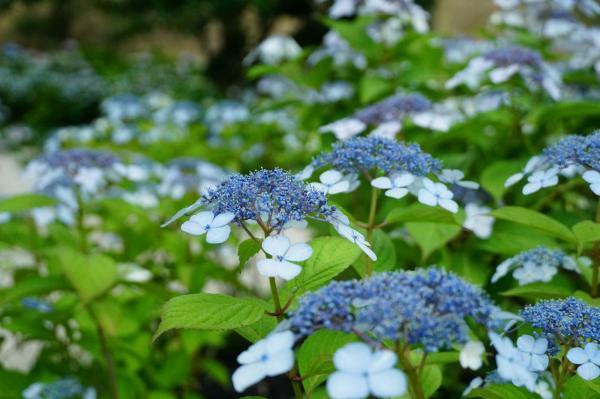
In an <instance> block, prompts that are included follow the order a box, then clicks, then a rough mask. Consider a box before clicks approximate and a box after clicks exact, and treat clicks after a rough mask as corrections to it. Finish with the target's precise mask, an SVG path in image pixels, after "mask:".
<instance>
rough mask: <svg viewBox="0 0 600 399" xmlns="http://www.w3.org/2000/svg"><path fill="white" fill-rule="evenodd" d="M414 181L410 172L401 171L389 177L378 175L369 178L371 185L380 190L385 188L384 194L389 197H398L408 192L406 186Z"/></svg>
mask: <svg viewBox="0 0 600 399" xmlns="http://www.w3.org/2000/svg"><path fill="white" fill-rule="evenodd" d="M414 181H415V177H414V176H413V175H411V174H410V173H401V174H399V175H395V176H391V177H378V178H376V179H373V180H371V185H372V186H373V187H376V188H380V189H382V190H387V191H386V192H385V195H386V196H388V197H391V198H396V199H400V198H402V197H404V196H405V195H406V194H408V189H407V188H406V187H408V186H410V185H411V184H412V183H413V182H414Z"/></svg>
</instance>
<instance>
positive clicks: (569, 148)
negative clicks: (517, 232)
mask: <svg viewBox="0 0 600 399" xmlns="http://www.w3.org/2000/svg"><path fill="white" fill-rule="evenodd" d="M598 171H600V131H596V132H594V133H592V134H590V135H588V136H577V135H571V136H567V137H565V138H563V139H562V140H560V141H558V142H557V143H555V144H553V145H551V146H549V147H547V148H546V149H544V151H543V152H542V154H541V155H537V156H535V157H533V158H531V159H530V160H529V161H528V162H527V165H526V166H525V168H524V169H523V171H522V172H519V173H517V174H514V175H512V176H510V177H509V178H508V179H507V180H506V182H505V183H504V185H505V186H507V187H508V186H511V185H513V184H515V183H517V182H518V181H520V180H521V179H523V178H524V177H526V176H527V177H528V184H526V185H525V186H524V187H523V194H526V195H527V194H531V193H534V192H536V191H538V190H540V189H541V188H544V187H550V186H554V185H556V184H558V176H559V175H563V176H566V177H573V176H575V175H582V176H583V178H584V180H585V181H587V182H588V183H590V189H591V190H592V191H593V192H594V194H596V195H599V194H598V192H600V190H598V183H597V182H598V175H597V173H598Z"/></svg>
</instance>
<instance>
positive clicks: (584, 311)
mask: <svg viewBox="0 0 600 399" xmlns="http://www.w3.org/2000/svg"><path fill="white" fill-rule="evenodd" d="M521 315H522V317H523V319H525V321H526V322H528V323H529V324H531V325H532V326H533V327H535V328H539V329H540V330H541V331H542V334H543V335H545V336H546V337H548V338H551V339H555V340H558V341H559V342H565V341H571V342H572V343H573V344H575V345H581V344H583V343H585V342H588V341H594V342H597V343H598V342H600V309H599V308H595V307H592V306H590V305H588V304H586V303H584V302H582V301H581V300H579V299H577V298H573V297H571V298H567V299H552V300H544V301H540V302H538V303H537V304H535V305H529V306H527V307H526V308H525V309H523V311H522V314H521Z"/></svg>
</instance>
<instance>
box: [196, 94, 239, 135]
mask: <svg viewBox="0 0 600 399" xmlns="http://www.w3.org/2000/svg"><path fill="white" fill-rule="evenodd" d="M249 118H250V110H248V107H246V106H245V105H244V104H243V103H241V102H239V101H235V100H221V101H218V102H216V103H214V104H213V105H211V106H210V107H208V108H207V109H206V113H205V114H204V123H205V124H206V125H207V126H208V130H209V131H210V132H211V133H212V134H219V133H221V131H222V130H223V129H224V128H225V127H227V126H229V125H233V124H235V123H241V122H244V121H246V120H248V119H249Z"/></svg>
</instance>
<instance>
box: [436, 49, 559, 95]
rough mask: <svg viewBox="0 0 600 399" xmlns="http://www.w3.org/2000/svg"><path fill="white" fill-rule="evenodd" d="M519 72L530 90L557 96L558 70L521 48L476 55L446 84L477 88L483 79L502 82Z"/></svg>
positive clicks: (496, 82) (452, 86)
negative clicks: (542, 91)
mask: <svg viewBox="0 0 600 399" xmlns="http://www.w3.org/2000/svg"><path fill="white" fill-rule="evenodd" d="M515 75H519V76H521V78H522V79H523V81H524V82H525V84H526V85H527V87H528V88H529V89H530V90H537V89H539V88H542V89H544V90H545V91H546V92H547V93H548V94H549V95H550V96H551V97H552V98H553V99H555V100H557V99H559V98H560V84H561V78H560V74H559V73H558V71H556V70H555V69H554V68H552V67H551V66H550V65H548V64H547V63H545V62H544V61H543V59H542V58H541V56H540V55H539V54H538V53H537V52H535V51H533V50H529V49H526V48H523V47H504V48H498V49H494V50H491V51H488V52H487V53H485V54H484V55H483V56H477V57H475V58H473V59H471V61H469V64H468V65H467V67H466V68H465V69H463V70H462V71H459V72H458V73H457V74H456V75H454V76H453V77H452V78H451V79H450V80H449V81H448V82H446V87H447V88H448V89H453V88H455V87H458V86H460V85H462V84H465V85H466V86H468V87H469V88H470V89H471V90H475V89H478V88H479V87H480V86H481V85H482V84H483V82H484V80H485V79H486V78H489V80H490V81H491V82H492V83H494V84H500V83H504V82H506V81H508V80H510V79H511V78H512V77H513V76H515Z"/></svg>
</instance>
